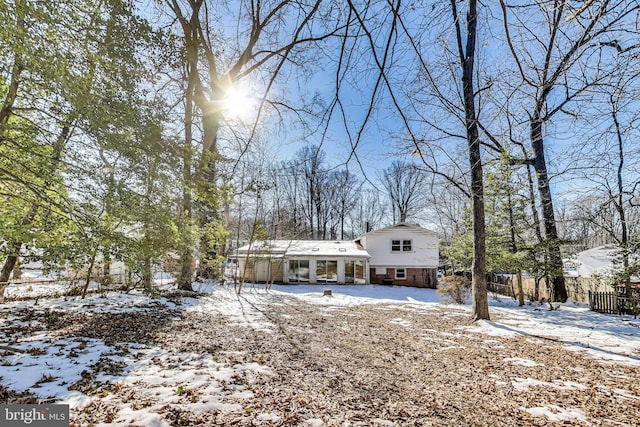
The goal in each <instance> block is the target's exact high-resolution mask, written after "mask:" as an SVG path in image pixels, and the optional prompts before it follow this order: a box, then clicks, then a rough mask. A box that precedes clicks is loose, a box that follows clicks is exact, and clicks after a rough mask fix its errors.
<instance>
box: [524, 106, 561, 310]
mask: <svg viewBox="0 0 640 427" xmlns="http://www.w3.org/2000/svg"><path fill="white" fill-rule="evenodd" d="M531 144H532V147H533V152H534V155H535V158H534V162H533V166H534V169H535V171H536V176H537V179H538V193H539V194H540V205H541V207H542V224H543V226H544V233H545V238H546V241H547V256H548V265H547V276H548V277H550V279H551V294H552V295H551V298H552V300H553V301H560V302H566V301H567V299H568V298H569V295H568V294H567V288H566V285H565V281H564V276H563V274H562V255H561V254H560V241H559V239H558V229H557V228H556V218H555V212H554V210H553V199H552V196H551V188H550V187H549V175H548V173H547V163H546V160H545V153H544V139H543V137H542V119H541V118H540V117H539V115H537V114H536V116H534V117H533V119H532V120H531Z"/></svg>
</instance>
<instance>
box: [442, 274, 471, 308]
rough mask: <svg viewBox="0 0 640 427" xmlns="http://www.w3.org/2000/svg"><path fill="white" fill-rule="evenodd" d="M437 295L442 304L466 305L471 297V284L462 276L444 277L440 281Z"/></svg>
mask: <svg viewBox="0 0 640 427" xmlns="http://www.w3.org/2000/svg"><path fill="white" fill-rule="evenodd" d="M438 293H439V294H440V295H442V301H443V302H444V303H454V304H466V302H467V300H468V299H469V296H470V295H471V282H470V281H469V279H467V278H466V277H464V276H444V277H443V278H442V279H440V284H439V286H438Z"/></svg>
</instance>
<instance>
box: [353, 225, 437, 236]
mask: <svg viewBox="0 0 640 427" xmlns="http://www.w3.org/2000/svg"><path fill="white" fill-rule="evenodd" d="M395 230H410V231H413V232H417V233H422V234H426V235H429V236H433V237H435V238H438V233H436V232H435V231H432V230H429V229H427V228H424V227H421V226H419V225H418V224H411V223H408V222H400V223H398V224H393V225H389V226H387V227H383V228H379V229H377V230H373V231H369V232H368V233H365V234H363V235H362V236H360V238H362V237H364V236H369V235H371V234H376V233H387V232H389V231H395Z"/></svg>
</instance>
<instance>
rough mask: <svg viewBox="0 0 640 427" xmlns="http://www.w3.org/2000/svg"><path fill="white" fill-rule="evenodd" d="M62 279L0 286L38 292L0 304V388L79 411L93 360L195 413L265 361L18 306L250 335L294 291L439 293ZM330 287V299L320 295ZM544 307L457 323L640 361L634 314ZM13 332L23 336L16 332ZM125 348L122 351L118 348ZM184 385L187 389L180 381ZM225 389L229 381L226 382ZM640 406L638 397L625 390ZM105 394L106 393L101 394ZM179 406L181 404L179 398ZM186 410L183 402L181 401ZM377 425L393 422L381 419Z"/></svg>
mask: <svg viewBox="0 0 640 427" xmlns="http://www.w3.org/2000/svg"><path fill="white" fill-rule="evenodd" d="M66 287H67V286H66V285H65V284H56V283H42V284H33V285H29V286H24V285H21V286H18V285H11V286H10V287H9V288H8V289H7V292H6V297H8V298H10V299H11V298H13V299H15V298H19V297H23V296H27V295H29V296H34V295H38V296H40V298H38V300H37V305H34V303H35V301H36V300H34V299H25V300H13V301H7V302H5V303H4V304H0V319H1V320H2V323H1V325H2V326H1V327H0V345H1V346H3V348H2V349H0V363H1V364H2V365H3V366H2V370H1V371H0V384H2V385H4V386H6V387H8V388H10V389H12V390H14V391H18V392H23V391H24V392H29V393H33V394H36V395H37V396H39V397H40V398H42V399H51V398H53V399H55V400H56V401H57V402H59V403H67V404H69V405H71V408H74V409H80V408H82V407H84V406H86V405H88V404H89V403H91V401H92V397H90V396H87V395H85V394H84V393H82V392H80V391H73V390H71V391H70V390H69V389H68V387H69V385H70V384H74V383H76V382H78V381H80V380H81V379H82V378H83V375H85V373H84V372H83V371H85V370H86V369H87V367H89V366H92V365H95V364H97V363H113V364H116V365H118V366H122V367H124V370H123V371H121V372H119V373H117V374H114V375H108V374H103V375H102V377H101V378H99V380H100V381H109V382H111V383H118V384H122V386H127V385H131V386H135V387H138V388H144V389H145V392H146V393H147V394H150V395H154V396H157V397H159V400H160V401H162V402H163V403H164V404H171V403H172V402H176V401H177V400H178V399H180V397H181V396H182V395H183V394H184V393H185V392H186V389H187V388H189V389H192V388H194V387H195V388H199V389H201V390H202V389H204V390H205V391H204V393H203V394H204V395H206V396H208V398H207V399H206V400H205V401H203V400H199V399H194V402H192V403H191V404H189V405H188V406H187V407H186V410H189V411H192V412H194V413H205V412H207V411H210V410H213V409H218V410H237V409H239V408H242V407H241V406H240V401H241V399H242V398H243V397H244V396H247V395H250V394H251V393H252V392H251V390H249V389H247V388H244V387H242V386H237V387H236V388H231V389H230V388H229V386H228V384H231V383H233V378H234V377H237V376H243V377H247V376H269V375H271V372H270V369H269V366H268V364H263V363H238V364H235V365H228V364H222V363H220V362H218V361H216V359H215V358H214V357H211V355H203V354H199V353H188V352H186V353H185V352H179V353H177V352H171V351H168V350H165V349H162V348H160V347H153V346H148V345H143V344H140V343H111V344H107V343H105V342H104V341H102V340H99V339H93V338H87V337H81V336H76V337H73V336H68V335H64V334H60V333H59V332H51V331H47V330H46V329H45V328H42V327H41V326H42V325H39V324H38V320H25V319H24V317H23V316H21V315H20V313H22V312H24V310H34V309H35V310H38V312H41V313H43V314H45V315H46V314H47V313H56V312H60V311H63V312H87V313H92V314H93V315H95V314H99V313H118V312H123V311H129V312H137V311H140V312H142V311H145V310H149V309H150V308H153V307H154V306H158V305H161V306H163V307H165V308H167V309H179V310H187V311H194V312H206V313H215V314H217V315H219V316H222V317H223V318H224V319H226V322H228V323H230V324H236V325H242V326H244V327H249V328H253V329H255V330H256V331H267V332H269V331H274V330H275V328H276V327H275V325H274V324H273V323H272V322H271V321H270V320H269V319H268V318H267V317H265V316H264V314H263V308H264V307H266V306H268V305H269V304H280V303H282V301H283V298H284V297H285V296H291V295H293V296H295V297H296V298H299V299H301V300H303V301H305V302H307V303H309V304H314V305H319V306H323V307H325V308H327V309H330V310H344V309H346V308H348V307H353V306H361V305H368V304H386V305H388V306H391V307H400V308H402V309H403V310H406V311H412V310H415V311H424V310H438V309H439V308H440V307H441V303H440V298H439V295H438V294H437V293H436V292H435V291H434V290H431V289H417V288H404V287H390V286H375V285H365V286H340V285H338V286H319V285H308V286H303V285H295V286H294V285H286V286H285V285H282V286H273V288H272V289H271V290H270V291H266V290H265V289H264V285H256V287H255V288H251V287H247V288H245V292H244V293H243V294H242V296H241V297H238V296H237V295H236V294H235V293H234V290H233V286H219V285H215V284H196V286H195V288H196V290H197V291H199V292H203V293H205V294H206V296H205V297H202V298H181V299H179V301H176V300H174V299H172V300H169V299H165V298H160V299H151V298H149V297H147V296H145V295H144V294H142V293H140V292H137V291H134V292H131V293H129V294H124V293H115V292H110V293H109V294H108V297H106V298H105V297H102V296H100V295H99V294H90V295H89V296H88V297H87V298H86V299H84V300H83V299H80V298H79V297H68V298H64V297H54V298H46V297H45V296H46V295H56V294H61V293H63V292H64V291H65V290H66ZM325 289H331V290H332V295H331V296H324V295H323V291H324V290H325ZM558 307H559V308H558V309H557V310H552V311H550V310H549V309H548V306H547V305H525V306H523V307H518V306H517V303H516V302H515V301H513V300H510V299H505V298H491V299H490V312H491V314H492V316H494V317H495V318H500V321H499V322H497V321H482V322H478V323H476V324H474V325H473V326H471V327H461V330H460V332H461V333H465V334H477V335H478V336H486V337H493V336H501V337H516V336H526V337H529V338H531V339H539V340H540V341H541V342H545V341H547V340H553V341H557V342H561V343H563V344H564V345H565V346H566V348H568V349H571V350H574V351H576V352H581V353H583V354H586V355H588V356H589V357H592V358H594V359H596V360H598V361H600V362H602V363H610V364H612V365H624V366H634V367H638V366H640V319H633V318H632V317H629V316H616V315H602V314H597V313H593V312H590V311H589V310H588V307H586V306H585V305H581V304H576V303H572V302H568V303H566V304H561V305H559V306H558ZM447 309H448V310H453V311H458V312H459V313H460V314H461V315H465V314H467V313H469V310H470V309H469V307H468V306H452V305H450V306H447ZM394 321H395V322H396V324H399V325H402V326H405V327H407V328H412V327H416V326H415V325H413V324H412V323H411V322H408V321H406V320H405V319H402V318H398V319H394ZM17 328H19V329H20V330H21V332H19V333H18V332H16V330H17ZM123 349H124V350H125V351H124V353H123V351H122V350H123ZM509 362H510V363H513V364H521V365H525V366H533V365H531V364H535V363H536V362H534V361H532V360H528V359H518V360H509ZM514 381H515V382H514V387H516V389H517V388H518V387H519V388H521V389H524V388H527V387H533V386H537V385H540V384H539V381H538V380H534V379H532V378H518V379H515V380H514ZM187 385H188V387H187ZM225 385H226V386H225ZM550 386H553V387H577V386H579V385H575V384H569V383H566V384H565V383H562V384H556V383H553V384H551V383H550ZM629 398H632V399H636V400H637V401H638V404H639V405H640V396H636V395H632V396H630V397H629ZM107 399H108V397H107ZM182 402H184V401H182ZM182 404H183V406H184V403H182ZM119 405H120V410H119V412H118V413H117V414H115V416H114V419H113V420H112V421H111V422H110V423H108V424H105V425H112V426H127V425H130V424H131V423H135V424H136V425H144V426H165V425H169V424H167V423H166V421H164V420H162V419H161V418H160V416H159V415H158V409H159V408H158V407H153V406H151V407H147V408H142V409H138V408H136V406H135V405H134V404H133V403H131V402H130V403H119ZM526 410H527V411H528V413H530V414H531V415H532V416H546V417H547V418H549V419H550V420H560V421H562V420H578V421H580V420H582V421H584V422H585V423H586V421H585V420H584V414H583V413H582V412H580V411H578V412H571V411H562V410H560V409H559V408H555V407H553V405H549V406H546V407H537V408H527V409H526ZM259 417H260V419H261V420H263V421H264V422H265V423H266V422H268V421H269V420H271V421H277V419H278V416H277V415H275V414H270V413H268V412H265V413H264V414H260V416H259ZM378 421H379V424H380V425H394V424H393V423H392V422H391V423H390V424H385V423H388V421H385V420H383V419H380V420H378ZM308 424H309V425H318V426H320V425H322V420H318V419H309V420H308Z"/></svg>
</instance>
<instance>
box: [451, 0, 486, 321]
mask: <svg viewBox="0 0 640 427" xmlns="http://www.w3.org/2000/svg"><path fill="white" fill-rule="evenodd" d="M451 8H452V10H453V12H454V19H455V20H456V22H458V13H457V10H456V2H455V0H451ZM477 23H478V11H477V1H476V0H470V1H469V3H468V10H467V34H466V36H467V42H466V47H465V50H464V51H463V48H462V36H461V33H460V31H458V33H457V34H458V46H459V50H460V52H459V54H460V59H461V61H462V90H463V94H464V111H465V125H466V131H467V143H468V146H469V165H470V167H471V205H472V211H473V214H472V216H473V263H472V267H471V271H472V279H471V291H472V301H471V310H472V317H473V320H481V319H489V302H488V298H487V275H486V271H487V267H486V263H487V260H486V242H485V239H486V232H485V219H484V189H483V171H482V158H481V155H480V137H479V134H478V122H477V114H476V109H475V93H474V85H473V78H474V74H473V68H474V62H475V49H476V35H477ZM458 28H459V27H458Z"/></svg>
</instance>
